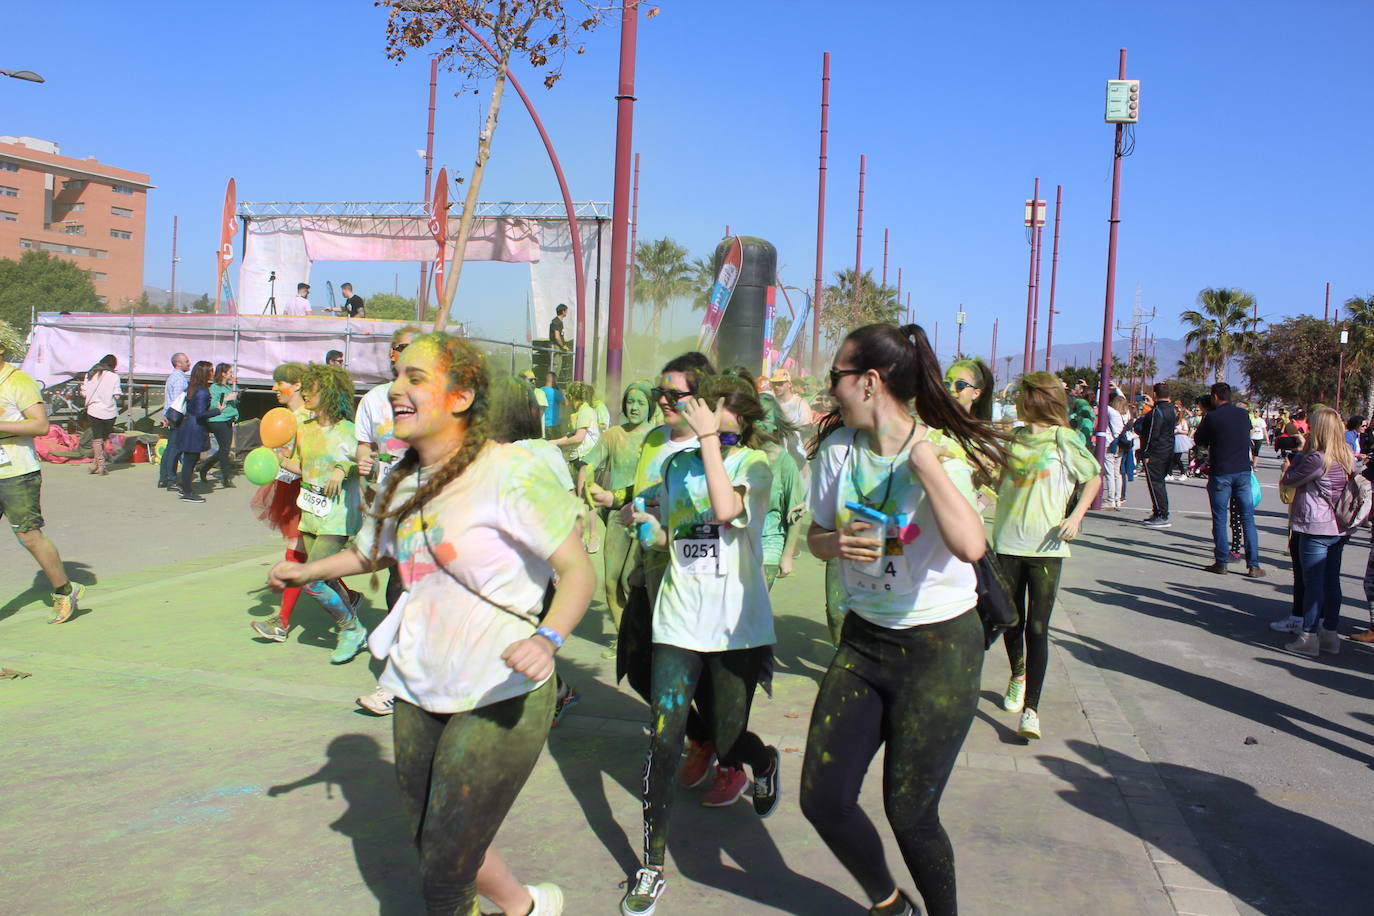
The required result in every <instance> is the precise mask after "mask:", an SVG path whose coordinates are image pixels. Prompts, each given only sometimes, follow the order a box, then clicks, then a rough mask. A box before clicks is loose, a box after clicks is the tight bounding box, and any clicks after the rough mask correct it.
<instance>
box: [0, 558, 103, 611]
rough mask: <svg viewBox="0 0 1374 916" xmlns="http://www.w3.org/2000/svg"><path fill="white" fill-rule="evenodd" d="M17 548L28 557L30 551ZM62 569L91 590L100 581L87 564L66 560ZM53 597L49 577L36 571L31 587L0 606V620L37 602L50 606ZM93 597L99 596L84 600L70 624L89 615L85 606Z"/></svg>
mask: <svg viewBox="0 0 1374 916" xmlns="http://www.w3.org/2000/svg"><path fill="white" fill-rule="evenodd" d="M15 546H16V547H17V548H18V549H19V550H21V551H24V555H25V556H27V555H28V551H25V550H24V547H23V545H21V544H19V543H18V542H16V543H15ZM62 568H63V569H65V570H66V571H67V578H68V579H70V580H71V581H73V582H75V583H77V584H78V585H84V586H86V587H87V588H90V587H91V586H92V585H95V584H96V583H97V582H99V581H100V579H99V577H97V576H96V574H95V572H94V571H92V569H91V568H90V567H89V566H87V565H86V564H85V563H77V562H74V561H72V560H66V561H63V563H62ZM51 595H52V583H51V582H49V581H48V577H47V576H46V575H44V574H43V570H41V569H35V570H34V572H33V581H32V582H30V583H29V587H28V588H26V589H24V590H23V591H22V592H20V593H19V594H17V595H15V596H14V597H13V598H11V599H10V600H9V601H6V602H5V604H4V605H3V606H0V620H4V619H5V618H7V617H11V616H13V615H14V614H16V613H18V612H19V611H22V610H23V609H24V608H26V607H28V606H29V605H30V604H33V603H35V602H41V603H42V604H44V605H48V604H50V601H49V596H51ZM92 597H99V596H95V595H87V596H86V597H85V598H83V599H82V601H81V602H80V603H79V604H78V612H77V613H75V614H73V615H72V616H71V617H69V618H68V619H67V622H68V623H70V622H71V621H73V620H75V619H76V618H77V617H84V616H85V615H86V614H87V613H89V610H88V609H87V608H86V607H85V605H86V604H88V603H89V601H90V599H91V598H92Z"/></svg>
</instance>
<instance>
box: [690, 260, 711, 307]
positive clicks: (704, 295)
mask: <svg viewBox="0 0 1374 916" xmlns="http://www.w3.org/2000/svg"><path fill="white" fill-rule="evenodd" d="M687 269H688V270H689V271H691V274H692V290H693V293H692V310H693V311H696V312H704V311H706V306H708V305H710V303H711V287H713V286H715V285H716V272H715V271H714V270H712V269H711V262H710V261H709V260H707V259H706V258H693V259H692V263H691V264H689V265H687Z"/></svg>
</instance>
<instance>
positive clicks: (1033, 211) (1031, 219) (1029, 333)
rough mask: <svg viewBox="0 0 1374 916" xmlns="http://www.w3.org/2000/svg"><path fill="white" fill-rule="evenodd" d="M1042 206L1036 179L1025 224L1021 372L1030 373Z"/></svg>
mask: <svg viewBox="0 0 1374 916" xmlns="http://www.w3.org/2000/svg"><path fill="white" fill-rule="evenodd" d="M1039 206H1040V178H1039V177H1038V176H1037V177H1036V179H1035V185H1034V188H1033V189H1032V190H1031V199H1030V200H1028V201H1026V219H1025V223H1026V225H1027V226H1028V227H1030V245H1031V253H1030V267H1029V268H1028V272H1027V274H1026V343H1025V355H1024V357H1023V359H1022V360H1021V371H1022V372H1023V373H1028V372H1030V371H1031V362H1032V361H1033V360H1034V358H1035V327H1034V325H1035V224H1036V223H1037V222H1038V220H1037V218H1036V217H1037V216H1038V215H1039V214H1038V213H1037V211H1038V210H1039Z"/></svg>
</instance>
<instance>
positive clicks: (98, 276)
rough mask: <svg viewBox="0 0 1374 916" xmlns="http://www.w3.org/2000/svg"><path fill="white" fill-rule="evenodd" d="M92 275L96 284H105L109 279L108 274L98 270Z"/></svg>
mask: <svg viewBox="0 0 1374 916" xmlns="http://www.w3.org/2000/svg"><path fill="white" fill-rule="evenodd" d="M90 273H91V279H92V280H94V281H95V282H96V283H104V282H105V281H106V280H107V279H108V278H109V275H108V274H103V273H101V272H100V271H98V270H93V271H91V272H90Z"/></svg>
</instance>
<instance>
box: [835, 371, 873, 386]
mask: <svg viewBox="0 0 1374 916" xmlns="http://www.w3.org/2000/svg"><path fill="white" fill-rule="evenodd" d="M867 371H868V370H867V369H831V370H830V387H831V388H834V387H835V386H836V385H838V384H839V383H840V379H842V378H844V377H845V376H846V375H863V374H864V373H865V372H867Z"/></svg>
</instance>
